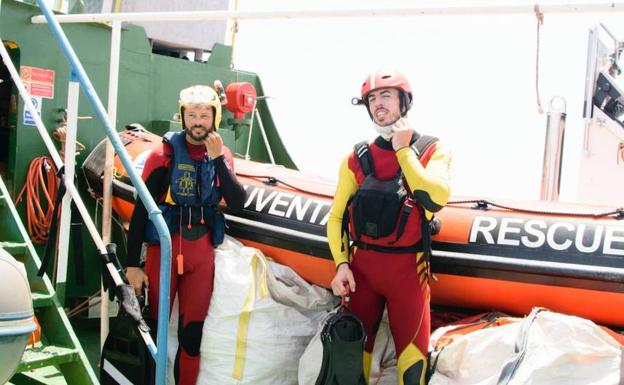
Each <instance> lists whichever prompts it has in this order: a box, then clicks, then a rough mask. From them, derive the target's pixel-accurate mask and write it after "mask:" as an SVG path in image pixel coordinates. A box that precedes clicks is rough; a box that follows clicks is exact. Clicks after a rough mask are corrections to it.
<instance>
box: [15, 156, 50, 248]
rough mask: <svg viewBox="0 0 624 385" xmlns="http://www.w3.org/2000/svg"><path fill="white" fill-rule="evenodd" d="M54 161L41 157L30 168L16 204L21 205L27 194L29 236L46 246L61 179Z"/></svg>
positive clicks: (33, 161)
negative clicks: (23, 196) (58, 176)
mask: <svg viewBox="0 0 624 385" xmlns="http://www.w3.org/2000/svg"><path fill="white" fill-rule="evenodd" d="M56 172H57V171H56V166H54V162H53V161H52V159H50V158H49V157H46V156H40V157H37V158H35V159H33V160H32V161H31V162H30V166H29V167H28V173H27V175H26V182H25V183H24V187H22V190H21V191H20V193H19V195H18V197H17V200H16V201H15V203H16V204H17V203H19V202H20V201H21V199H22V195H23V194H24V192H26V219H27V225H28V234H30V238H31V240H32V241H33V242H34V243H38V244H44V243H46V242H47V240H48V234H49V230H50V222H52V215H53V214H54V204H55V202H56V198H57V195H58V190H59V179H58V178H57V176H56Z"/></svg>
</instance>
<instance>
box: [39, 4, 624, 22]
mask: <svg viewBox="0 0 624 385" xmlns="http://www.w3.org/2000/svg"><path fill="white" fill-rule="evenodd" d="M37 1H39V0H37ZM540 11H541V12H542V13H545V14H546V13H564V14H565V13H590V12H600V13H609V12H624V2H612V1H609V2H600V3H595V2H579V3H560V4H557V3H554V4H540ZM513 14H520V15H534V14H535V5H534V4H525V5H516V4H493V5H487V4H486V5H483V4H481V5H479V4H473V5H461V6H420V7H406V8H381V9H325V10H322V9H321V10H318V9H316V10H282V11H182V12H132V13H98V14H75V15H57V16H54V18H55V19H56V20H57V21H58V22H59V23H96V22H100V23H105V22H110V21H135V22H144V21H186V20H191V21H192V20H194V21H201V20H221V21H227V20H230V19H232V20H261V19H303V18H307V19H315V18H323V19H330V18H344V17H387V16H453V15H455V16H458V15H459V16H461V15H486V16H487V15H513ZM31 21H32V22H33V23H35V24H39V23H45V22H46V20H45V19H44V17H43V16H33V17H32V19H31Z"/></svg>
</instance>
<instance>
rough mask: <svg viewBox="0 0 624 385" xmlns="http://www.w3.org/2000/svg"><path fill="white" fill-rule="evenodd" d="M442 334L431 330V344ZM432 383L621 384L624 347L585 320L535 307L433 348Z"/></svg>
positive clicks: (451, 384) (622, 381)
mask: <svg viewBox="0 0 624 385" xmlns="http://www.w3.org/2000/svg"><path fill="white" fill-rule="evenodd" d="M442 332H443V331H441V332H440V333H438V332H436V333H434V335H432V339H431V340H432V343H435V340H436V339H437V338H438V335H441V333H442ZM431 361H432V364H433V365H435V372H434V373H433V376H432V378H431V381H430V382H429V385H520V384H523V385H562V384H564V385H622V384H624V377H623V373H622V370H623V368H622V365H623V357H622V346H621V345H620V344H619V343H618V342H617V341H616V340H615V339H614V338H613V337H611V336H610V335H609V334H608V333H607V332H605V331H604V330H603V329H601V328H600V327H598V326H597V325H595V324H594V323H593V322H591V321H588V320H586V319H582V318H578V317H572V316H566V315H563V314H558V313H553V312H550V311H546V310H544V309H534V310H533V312H532V313H531V314H530V315H529V316H527V317H526V318H524V319H523V320H521V321H519V322H516V323H510V324H507V325H503V326H499V327H494V328H487V329H482V330H478V331H475V332H472V333H470V334H467V335H464V336H460V337H459V338H457V339H455V340H454V341H453V342H452V343H451V344H450V345H448V346H446V347H445V348H443V349H442V350H441V351H440V352H437V353H434V354H433V357H432V360H431Z"/></svg>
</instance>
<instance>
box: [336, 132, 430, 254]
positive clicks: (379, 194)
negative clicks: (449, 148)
mask: <svg viewBox="0 0 624 385" xmlns="http://www.w3.org/2000/svg"><path fill="white" fill-rule="evenodd" d="M437 140H438V139H437V138H435V137H432V136H420V135H418V134H416V135H415V137H414V138H412V143H411V148H412V149H413V150H414V151H415V152H416V154H417V156H418V158H419V159H420V158H421V155H422V154H424V153H425V152H426V151H427V149H428V148H429V146H430V145H432V144H433V143H435V142H437ZM354 155H355V156H356V157H357V159H358V162H359V165H360V168H361V170H362V174H363V179H362V180H358V184H359V188H358V190H357V192H356V193H355V195H354V196H353V197H352V199H351V202H350V203H349V210H348V213H349V217H348V221H349V222H350V226H348V228H349V232H350V236H351V238H352V239H353V241H354V245H355V246H357V247H359V248H363V249H373V250H377V251H383V252H389V253H405V252H420V251H425V250H427V249H428V248H429V247H430V243H431V242H430V236H431V226H430V222H429V220H428V219H427V217H426V215H425V211H424V209H423V207H422V206H421V205H420V204H419V203H418V201H417V200H416V199H415V197H414V196H413V195H412V193H411V192H410V191H408V189H407V188H406V187H405V185H406V183H405V182H404V178H403V173H402V172H401V168H400V167H399V168H398V170H397V173H396V174H395V176H394V177H392V178H390V179H387V180H381V179H379V178H377V177H376V174H375V164H374V160H373V156H372V155H371V151H370V148H369V145H368V143H366V142H361V143H358V144H356V145H355V146H354ZM421 163H423V166H426V162H423V161H422V160H421ZM423 241H426V243H427V244H426V245H423V243H424V242H423Z"/></svg>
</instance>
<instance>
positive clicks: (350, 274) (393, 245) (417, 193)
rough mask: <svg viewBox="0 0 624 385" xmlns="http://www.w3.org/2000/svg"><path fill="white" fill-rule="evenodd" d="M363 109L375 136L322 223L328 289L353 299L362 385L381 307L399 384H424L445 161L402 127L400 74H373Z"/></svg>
mask: <svg viewBox="0 0 624 385" xmlns="http://www.w3.org/2000/svg"><path fill="white" fill-rule="evenodd" d="M360 102H361V104H364V105H365V106H366V107H367V109H368V113H369V115H370V117H371V120H372V122H373V126H374V128H375V130H376V131H377V133H378V134H379V136H377V138H375V140H374V141H372V142H370V143H362V144H359V145H357V146H356V147H355V150H354V151H351V153H350V154H349V155H348V156H347V157H346V158H345V159H344V161H343V162H342V164H341V166H340V173H339V180H338V185H337V189H336V195H335V197H334V201H333V204H332V207H331V210H330V215H329V221H328V224H327V236H328V239H329V246H330V249H331V252H332V255H333V257H334V260H335V262H336V266H337V269H336V275H335V277H334V279H333V280H332V283H331V286H332V289H333V292H334V294H336V295H341V296H342V295H346V294H347V293H348V291H349V290H350V291H351V293H350V296H351V310H352V311H353V313H355V314H356V315H357V316H358V317H360V318H361V320H362V322H363V324H364V327H365V329H366V332H367V334H368V339H367V341H366V346H365V353H364V374H365V377H366V378H367V380H368V377H369V374H370V366H371V353H372V351H373V345H374V341H375V334H376V332H377V328H378V326H379V322H380V321H381V317H382V314H383V311H384V307H387V308H388V317H389V321H390V328H391V330H392V335H393V338H394V343H395V346H396V352H397V358H398V376H399V384H400V385H415V384H424V383H425V372H426V369H427V350H428V345H429V334H430V315H429V284H428V276H429V266H428V258H425V256H428V254H429V253H427V252H425V251H426V248H427V247H428V245H429V242H426V240H429V239H430V238H429V237H430V233H429V231H430V230H429V228H430V227H429V220H430V219H431V218H432V215H433V214H432V213H433V212H436V211H439V210H440V209H442V207H443V206H444V205H445V204H446V201H447V199H448V197H449V195H450V188H449V176H448V171H449V166H450V153H449V151H448V150H447V148H446V147H445V146H443V145H442V144H441V142H440V141H438V140H437V139H436V138H433V137H426V136H423V135H420V134H418V133H417V132H416V131H415V129H414V127H413V125H412V124H411V123H410V122H409V120H408V119H407V118H406V114H407V111H408V110H409V109H410V107H411V105H412V89H411V87H410V85H409V83H408V81H407V79H406V78H405V76H403V74H401V73H399V72H397V71H391V70H380V71H377V72H374V73H372V74H370V75H369V76H368V77H367V78H366V80H365V81H364V83H363V85H362V90H361V99H360ZM421 138H422V140H421ZM345 213H346V215H348V219H349V220H348V233H349V235H350V237H351V239H352V240H353V241H354V242H353V244H354V248H353V250H354V252H353V254H352V255H350V254H351V253H350V251H352V250H351V249H350V247H349V245H348V238H347V236H346V233H347V230H346V229H345V228H344V222H343V215H345Z"/></svg>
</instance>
